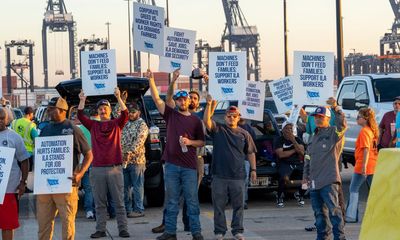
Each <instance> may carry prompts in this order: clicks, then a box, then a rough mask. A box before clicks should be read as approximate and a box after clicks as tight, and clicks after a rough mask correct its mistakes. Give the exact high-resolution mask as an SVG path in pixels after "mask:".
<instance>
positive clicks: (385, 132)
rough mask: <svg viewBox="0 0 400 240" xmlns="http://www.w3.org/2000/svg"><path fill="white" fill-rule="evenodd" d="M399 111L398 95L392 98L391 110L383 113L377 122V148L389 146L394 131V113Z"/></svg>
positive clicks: (399, 97)
mask: <svg viewBox="0 0 400 240" xmlns="http://www.w3.org/2000/svg"><path fill="white" fill-rule="evenodd" d="M399 111H400V96H398V97H395V98H394V99H393V111H390V112H387V113H385V115H383V117H382V120H381V122H380V124H379V133H380V134H379V140H378V149H381V148H389V147H390V146H391V140H392V138H393V137H394V133H395V121H396V114H397V112H399Z"/></svg>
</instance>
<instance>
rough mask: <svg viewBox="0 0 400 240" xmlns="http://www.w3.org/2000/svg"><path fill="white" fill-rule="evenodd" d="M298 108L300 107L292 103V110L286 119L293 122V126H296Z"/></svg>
mask: <svg viewBox="0 0 400 240" xmlns="http://www.w3.org/2000/svg"><path fill="white" fill-rule="evenodd" d="M300 109H301V107H300V106H299V105H296V104H295V105H293V107H292V110H291V111H290V116H289V118H288V120H287V121H288V122H290V123H293V125H294V126H296V124H297V120H298V119H299V116H300Z"/></svg>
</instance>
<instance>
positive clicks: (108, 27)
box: [106, 22, 130, 49]
mask: <svg viewBox="0 0 400 240" xmlns="http://www.w3.org/2000/svg"><path fill="white" fill-rule="evenodd" d="M106 25H107V49H110V48H111V47H110V25H111V23H110V22H106ZM129 36H130V35H129Z"/></svg>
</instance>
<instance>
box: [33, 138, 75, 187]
mask: <svg viewBox="0 0 400 240" xmlns="http://www.w3.org/2000/svg"><path fill="white" fill-rule="evenodd" d="M72 154H73V135H63V136H52V137H37V138H35V179H34V186H33V193H34V194H54V193H70V192H71V190H72V181H71V179H68V178H69V177H72V174H73V173H72V165H73V164H72V162H73V155H72Z"/></svg>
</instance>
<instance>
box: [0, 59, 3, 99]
mask: <svg viewBox="0 0 400 240" xmlns="http://www.w3.org/2000/svg"><path fill="white" fill-rule="evenodd" d="M1 70H2V66H1V59H0V98H1V97H3V75H2V74H3V73H2V72H1Z"/></svg>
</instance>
